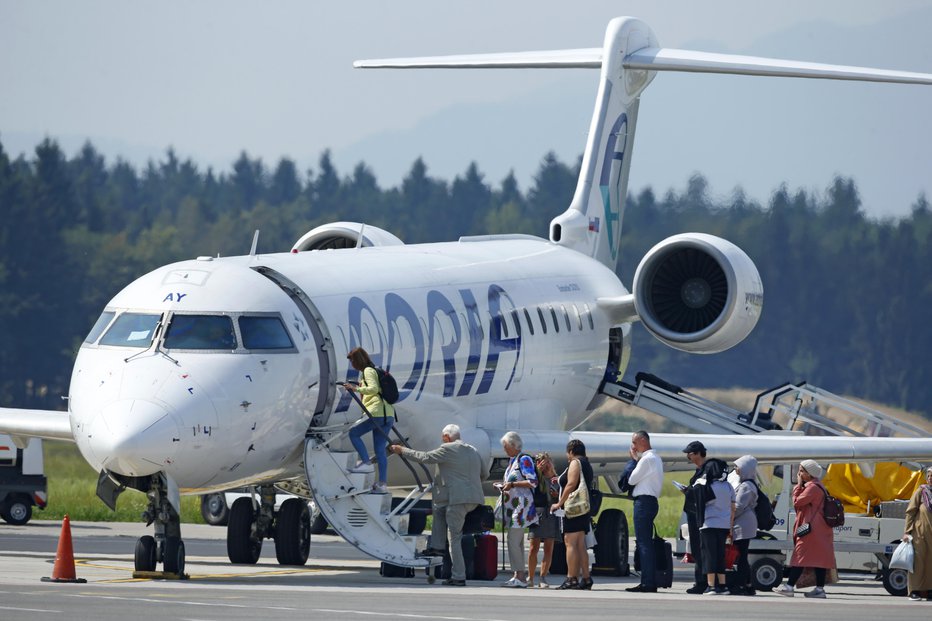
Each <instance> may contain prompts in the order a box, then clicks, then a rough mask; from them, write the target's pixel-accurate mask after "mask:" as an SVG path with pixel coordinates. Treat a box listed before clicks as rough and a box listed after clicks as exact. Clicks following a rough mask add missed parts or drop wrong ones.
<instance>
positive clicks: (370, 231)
mask: <svg viewBox="0 0 932 621" xmlns="http://www.w3.org/2000/svg"><path fill="white" fill-rule="evenodd" d="M360 235H362V244H359V236H360ZM357 244H358V245H361V246H403V245H404V242H403V241H401V240H400V239H398V238H397V237H395V236H394V235H392V234H391V233H389V232H388V231H386V230H384V229H380V228H379V227H377V226H371V225H368V224H361V223H359V222H328V223H327V224H321V225H320V226H318V227H316V228H314V229H311V230H310V231H308V232H307V233H305V234H304V235H303V236H302V237H301V239H299V240H298V241H296V242H295V244H294V246H292V247H291V251H292V252H305V251H307V250H331V249H334V248H355V247H356V246H357Z"/></svg>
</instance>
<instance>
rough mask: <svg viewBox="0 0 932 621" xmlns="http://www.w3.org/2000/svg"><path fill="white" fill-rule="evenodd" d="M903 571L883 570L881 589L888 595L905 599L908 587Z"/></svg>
mask: <svg viewBox="0 0 932 621" xmlns="http://www.w3.org/2000/svg"><path fill="white" fill-rule="evenodd" d="M906 580H907V578H906V570H905V569H885V570H884V572H883V588H885V589H886V590H887V593H889V594H890V595H896V596H897V597H905V596H906V593H907V591H908V590H909V587H908V586H907V584H906Z"/></svg>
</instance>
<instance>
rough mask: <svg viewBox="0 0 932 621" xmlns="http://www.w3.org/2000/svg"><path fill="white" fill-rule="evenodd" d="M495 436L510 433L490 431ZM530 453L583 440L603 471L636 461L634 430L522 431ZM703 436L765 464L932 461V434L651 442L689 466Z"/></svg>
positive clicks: (722, 453) (695, 436) (718, 451)
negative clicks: (690, 450) (689, 451)
mask: <svg viewBox="0 0 932 621" xmlns="http://www.w3.org/2000/svg"><path fill="white" fill-rule="evenodd" d="M486 432H487V433H488V434H489V437H490V438H500V437H502V435H504V433H505V431H504V430H501V431H495V430H486ZM518 433H520V434H521V439H522V440H523V442H524V446H525V448H526V449H527V450H528V451H534V452H536V451H540V450H546V451H549V452H550V454H551V455H554V456H561V457H562V456H563V454H564V452H565V449H566V443H567V442H568V441H569V440H571V439H578V440H582V442H583V444H585V445H586V455H587V456H588V457H589V462H590V463H591V464H592V466H593V468H595V469H596V470H597V471H599V472H600V473H605V472H615V471H618V470H620V469H621V464H623V463H625V462H627V461H628V460H629V459H630V456H629V454H628V448H629V447H630V446H631V433H630V432H598V431H536V430H525V429H519V430H518ZM693 440H700V441H701V442H702V443H703V444H704V445H705V447H706V450H707V451H708V453H709V455H710V456H711V457H717V458H719V459H724V460H725V461H731V460H734V459H737V458H738V457H741V456H742V455H753V456H754V457H756V458H757V461H758V462H759V463H762V464H783V463H791V462H799V461H802V460H804V459H815V460H816V461H818V462H819V463H820V464H822V465H823V466H824V465H826V464H828V463H867V462H878V461H890V462H906V461H912V462H932V438H873V437H854V436H805V435H802V434H800V433H786V432H784V433H768V432H765V433H756V434H749V435H739V434H733V435H716V434H703V433H652V434H650V441H651V446H652V447H653V448H654V450H655V451H656V452H657V453H658V454H659V455H660V457H661V458H662V459H663V461H664V463H666V464H667V465H669V464H671V463H674V462H681V463H682V464H686V455H685V454H684V453H683V448H685V446H686V445H687V444H689V443H690V442H691V441H693Z"/></svg>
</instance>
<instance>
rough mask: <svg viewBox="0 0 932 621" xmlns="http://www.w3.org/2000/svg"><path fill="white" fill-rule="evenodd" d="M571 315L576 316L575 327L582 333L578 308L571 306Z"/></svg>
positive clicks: (580, 315)
mask: <svg viewBox="0 0 932 621" xmlns="http://www.w3.org/2000/svg"><path fill="white" fill-rule="evenodd" d="M573 314H574V315H575V316H576V325H577V326H578V327H579V331H580V332H582V314H580V312H579V307H578V306H576V305H575V304H573Z"/></svg>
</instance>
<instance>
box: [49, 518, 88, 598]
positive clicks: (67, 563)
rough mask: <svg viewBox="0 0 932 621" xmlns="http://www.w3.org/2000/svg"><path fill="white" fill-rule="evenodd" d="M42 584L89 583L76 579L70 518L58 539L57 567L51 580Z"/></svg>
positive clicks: (53, 570)
mask: <svg viewBox="0 0 932 621" xmlns="http://www.w3.org/2000/svg"><path fill="white" fill-rule="evenodd" d="M42 582H87V580H85V579H84V578H76V577H75V571H74V548H72V546H71V522H70V521H69V520H68V516H67V515H66V516H65V519H64V520H62V523H61V536H60V537H59V538H58V552H56V553H55V567H53V568H52V577H51V578H47V577H46V578H42Z"/></svg>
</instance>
